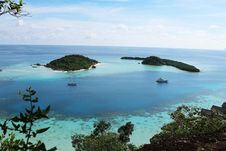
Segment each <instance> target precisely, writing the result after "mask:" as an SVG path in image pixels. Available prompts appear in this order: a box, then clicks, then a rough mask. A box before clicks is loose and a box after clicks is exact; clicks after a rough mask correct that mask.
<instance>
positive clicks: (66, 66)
mask: <svg viewBox="0 0 226 151" xmlns="http://www.w3.org/2000/svg"><path fill="white" fill-rule="evenodd" d="M97 63H98V62H97V61H96V60H93V59H90V58H88V57H85V56H82V55H68V56H65V57H62V58H60V59H56V60H53V61H51V62H50V63H48V64H47V65H46V67H48V68H51V69H53V70H60V71H75V70H80V69H89V68H90V67H91V66H93V65H95V64H97Z"/></svg>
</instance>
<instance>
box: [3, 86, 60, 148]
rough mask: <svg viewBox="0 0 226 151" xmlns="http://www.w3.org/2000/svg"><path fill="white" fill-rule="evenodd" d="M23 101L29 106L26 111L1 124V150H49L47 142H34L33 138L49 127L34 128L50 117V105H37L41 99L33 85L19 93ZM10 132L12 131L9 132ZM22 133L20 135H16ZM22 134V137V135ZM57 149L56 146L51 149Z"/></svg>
mask: <svg viewBox="0 0 226 151" xmlns="http://www.w3.org/2000/svg"><path fill="white" fill-rule="evenodd" d="M19 94H20V95H21V97H22V99H23V101H25V102H27V103H28V105H29V107H28V108H26V109H25V112H24V113H20V114H19V115H18V116H15V117H13V118H11V119H9V120H6V121H5V122H4V123H1V124H0V128H1V130H2V135H0V150H1V151H47V149H46V146H45V143H44V142H42V141H41V140H40V141H38V142H35V143H34V142H32V138H35V137H36V136H37V135H39V134H42V133H44V132H46V131H47V130H48V129H49V127H45V128H39V129H34V126H35V124H36V122H37V121H39V120H42V119H47V118H48V113H49V111H50V106H48V107H47V108H45V109H41V108H40V107H36V105H35V104H36V103H38V101H39V99H38V97H36V96H35V94H36V91H35V90H33V89H32V88H31V87H30V88H28V89H27V90H26V92H25V93H19ZM9 132H10V133H9ZM17 134H20V137H16V136H17ZM21 136H22V137H21ZM54 150H56V147H54V148H52V149H50V150H49V151H54Z"/></svg>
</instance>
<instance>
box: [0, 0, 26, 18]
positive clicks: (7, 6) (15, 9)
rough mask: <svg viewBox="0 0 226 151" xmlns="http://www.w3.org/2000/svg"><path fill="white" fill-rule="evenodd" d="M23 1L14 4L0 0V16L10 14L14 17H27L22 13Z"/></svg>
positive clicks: (6, 0)
mask: <svg viewBox="0 0 226 151" xmlns="http://www.w3.org/2000/svg"><path fill="white" fill-rule="evenodd" d="M22 7H23V0H19V1H18V2H15V1H13V0H0V16H1V15H3V14H10V15H12V16H15V17H21V16H25V15H27V13H23V12H22Z"/></svg>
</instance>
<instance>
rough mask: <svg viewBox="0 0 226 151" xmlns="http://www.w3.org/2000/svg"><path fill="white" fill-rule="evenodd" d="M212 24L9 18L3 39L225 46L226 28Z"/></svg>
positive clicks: (71, 42) (91, 43) (4, 26)
mask: <svg viewBox="0 0 226 151" xmlns="http://www.w3.org/2000/svg"><path fill="white" fill-rule="evenodd" d="M209 27H211V26H206V28H198V27H192V26H188V25H186V26H183V25H179V24H174V23H171V22H164V23H163V22H155V21H152V22H149V23H148V24H144V25H129V24H124V23H123V24H114V23H100V22H92V21H70V20H62V19H45V20H41V21H40V20H32V19H26V20H24V23H23V25H22V26H16V21H14V23H13V21H12V20H10V21H9V20H8V21H5V22H3V23H2V24H0V36H1V37H0V41H1V42H2V43H4V42H5V43H8V42H9V41H11V43H30V44H70V45H76V44H83V45H122V46H150V47H151V46H156V47H185V48H219V49H222V48H225V46H226V42H225V39H226V31H225V30H224V31H223V32H221V33H217V34H215V33H212V32H210V31H209ZM212 27H216V26H213V25H212ZM3 29H4V30H3Z"/></svg>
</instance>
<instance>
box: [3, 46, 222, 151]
mask: <svg viewBox="0 0 226 151" xmlns="http://www.w3.org/2000/svg"><path fill="white" fill-rule="evenodd" d="M68 54H81V55H85V56H87V57H90V58H93V59H96V60H98V61H99V62H100V64H98V66H97V68H96V69H91V70H86V71H78V72H69V73H68V72H56V71H52V70H50V69H47V68H45V67H38V68H32V66H31V65H32V64H35V63H41V64H46V63H48V62H49V61H51V60H53V59H56V58H60V57H63V56H65V55H68ZM151 55H154V56H159V57H162V58H167V59H173V60H177V61H182V62H185V63H189V64H192V65H195V66H196V67H198V68H199V69H200V70H201V72H200V73H189V72H186V71H180V70H178V69H176V68H174V67H168V66H159V67H155V66H147V65H142V64H139V63H140V61H134V60H121V59H120V58H121V57H123V56H138V57H145V56H151ZM225 66H226V51H218V50H198V49H179V48H178V49H172V48H139V47H106V46H35V45H0V69H2V72H0V119H1V120H4V119H6V118H8V117H9V116H12V115H13V114H16V113H18V112H20V111H23V109H24V107H26V104H25V103H24V102H22V101H21V98H20V97H19V95H18V91H19V90H21V91H23V90H25V89H26V88H28V87H29V86H32V88H34V89H35V90H36V91H37V94H38V97H39V99H40V102H39V105H40V106H41V107H45V106H47V105H51V118H50V119H48V120H46V121H41V122H39V123H37V124H38V125H41V126H45V125H46V126H50V127H51V128H50V130H49V131H48V132H47V133H46V134H44V136H40V137H39V138H40V139H42V140H44V141H46V142H47V145H48V146H49V147H51V146H57V147H58V149H59V150H68V151H70V150H73V148H72V145H71V135H73V134H75V133H82V134H88V133H90V132H91V131H92V125H93V123H94V122H96V121H97V120H100V119H104V120H107V121H110V122H111V123H112V130H113V131H115V130H116V129H117V128H118V127H119V126H120V125H122V124H125V123H126V122H128V121H132V123H134V124H135V131H134V134H133V135H132V137H131V142H132V143H134V144H136V145H141V144H144V143H148V142H149V139H150V138H151V137H152V136H153V135H154V134H156V133H158V132H159V131H160V128H161V126H162V125H163V124H164V123H166V122H169V121H170V117H169V113H170V112H172V111H173V110H175V108H176V107H177V106H179V105H181V104H185V105H190V106H197V107H204V108H210V107H211V105H221V104H222V103H223V102H224V101H225V100H226V93H225V91H226V76H225V75H226V68H225ZM160 77H162V78H165V79H168V81H169V83H168V84H157V83H156V82H155V81H156V80H157V79H158V78H160ZM71 81H73V82H76V83H77V87H68V86H67V84H68V83H69V82H71Z"/></svg>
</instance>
